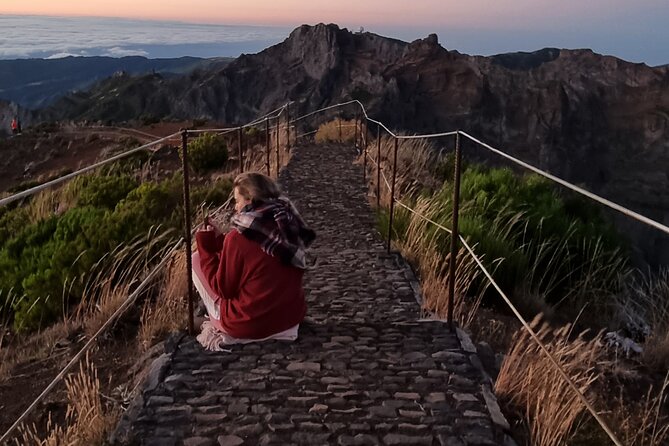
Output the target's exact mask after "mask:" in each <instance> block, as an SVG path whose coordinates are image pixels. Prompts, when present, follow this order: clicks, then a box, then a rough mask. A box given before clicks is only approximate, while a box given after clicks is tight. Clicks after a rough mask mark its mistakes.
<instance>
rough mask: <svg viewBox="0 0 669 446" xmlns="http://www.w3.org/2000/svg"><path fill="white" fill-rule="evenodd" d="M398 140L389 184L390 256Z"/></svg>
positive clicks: (396, 140)
mask: <svg viewBox="0 0 669 446" xmlns="http://www.w3.org/2000/svg"><path fill="white" fill-rule="evenodd" d="M398 146H399V139H397V138H395V150H394V154H393V182H392V183H391V184H390V218H389V219H388V246H387V248H388V253H389V254H390V239H391V237H392V234H393V216H394V212H395V179H396V177H397V149H398Z"/></svg>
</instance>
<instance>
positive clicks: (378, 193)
mask: <svg viewBox="0 0 669 446" xmlns="http://www.w3.org/2000/svg"><path fill="white" fill-rule="evenodd" d="M380 208H381V126H380V125H377V126H376V209H380Z"/></svg>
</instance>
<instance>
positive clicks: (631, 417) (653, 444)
mask: <svg viewBox="0 0 669 446" xmlns="http://www.w3.org/2000/svg"><path fill="white" fill-rule="evenodd" d="M653 390H654V389H653V388H651V389H650V390H648V393H646V396H645V397H644V398H642V399H641V400H640V401H638V402H636V404H630V403H627V404H626V403H625V402H624V401H623V399H622V398H620V399H619V400H618V406H619V407H618V409H617V410H616V412H618V413H621V414H622V416H621V419H622V422H621V423H620V429H619V430H620V432H622V434H623V436H622V441H623V442H624V443H625V444H626V445H627V446H664V445H667V444H669V417H667V416H666V415H663V413H662V408H663V405H666V403H667V398H668V397H669V392H668V390H669V373H667V375H666V376H665V378H664V383H663V384H662V388H661V389H660V392H659V394H658V395H657V396H655V397H653V396H652V394H653Z"/></svg>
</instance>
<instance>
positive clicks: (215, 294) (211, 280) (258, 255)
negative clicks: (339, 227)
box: [193, 173, 315, 349]
mask: <svg viewBox="0 0 669 446" xmlns="http://www.w3.org/2000/svg"><path fill="white" fill-rule="evenodd" d="M233 188H234V189H233V193H234V197H235V211H236V213H235V215H233V216H232V218H231V219H230V224H231V227H232V229H231V230H230V231H229V232H228V233H227V234H222V233H221V232H220V231H218V230H217V228H215V227H213V226H211V225H207V224H205V227H204V228H203V229H202V230H200V231H198V232H197V233H196V239H197V247H198V249H197V252H196V253H195V255H194V256H193V269H194V273H195V274H194V275H193V281H194V283H195V286H196V288H197V289H198V292H199V293H200V295H201V297H202V300H203V301H204V303H205V305H206V307H207V312H208V314H209V321H208V322H205V323H204V324H203V330H202V334H201V335H200V336H198V340H199V341H200V342H201V343H202V344H203V345H204V346H205V347H207V348H210V349H220V346H221V345H225V344H233V343H244V342H252V341H257V340H263V339H270V338H272V339H291V340H294V339H295V338H296V337H297V328H298V326H299V323H300V322H301V321H302V319H303V318H304V315H305V313H306V302H305V299H304V291H303V289H302V276H303V274H304V270H305V268H306V265H305V249H306V248H307V247H308V246H309V245H310V244H311V243H312V242H313V240H314V238H315V233H314V232H313V231H312V230H311V229H309V228H308V227H307V226H306V225H305V223H304V221H303V220H302V217H301V216H300V214H299V213H298V212H297V209H295V206H293V204H292V203H291V202H290V200H288V198H286V197H284V196H281V194H280V190H279V187H278V186H277V184H276V183H275V182H274V181H273V180H272V179H271V178H269V177H267V176H265V175H262V174H259V173H243V174H240V175H239V176H237V178H235V181H234V183H233Z"/></svg>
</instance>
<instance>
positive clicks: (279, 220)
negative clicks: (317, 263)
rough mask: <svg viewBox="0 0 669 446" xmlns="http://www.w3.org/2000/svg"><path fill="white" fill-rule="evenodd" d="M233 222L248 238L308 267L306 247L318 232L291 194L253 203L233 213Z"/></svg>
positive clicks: (271, 252) (287, 260)
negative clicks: (308, 221)
mask: <svg viewBox="0 0 669 446" xmlns="http://www.w3.org/2000/svg"><path fill="white" fill-rule="evenodd" d="M230 223H231V225H232V227H234V228H235V229H236V230H237V231H239V232H240V233H241V234H242V235H243V236H245V237H246V238H247V239H249V240H253V241H254V242H257V243H259V244H260V247H261V248H262V250H263V251H264V252H265V253H267V254H269V255H271V256H273V257H278V258H279V259H280V260H281V261H282V262H283V263H285V264H287V265H293V266H295V267H297V268H301V269H306V263H305V249H306V248H307V247H308V246H309V245H310V244H311V243H312V242H313V241H314V239H315V238H316V233H315V232H314V231H312V230H311V229H309V228H307V226H306V225H305V223H304V220H302V217H301V216H300V214H299V213H298V212H297V209H295V206H293V203H291V202H290V200H288V198H286V197H279V198H277V199H275V200H270V201H264V202H260V203H251V204H249V205H247V206H245V207H244V209H242V210H241V212H240V213H238V214H236V215H233V216H232V218H231V219H230Z"/></svg>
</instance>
